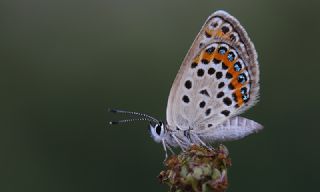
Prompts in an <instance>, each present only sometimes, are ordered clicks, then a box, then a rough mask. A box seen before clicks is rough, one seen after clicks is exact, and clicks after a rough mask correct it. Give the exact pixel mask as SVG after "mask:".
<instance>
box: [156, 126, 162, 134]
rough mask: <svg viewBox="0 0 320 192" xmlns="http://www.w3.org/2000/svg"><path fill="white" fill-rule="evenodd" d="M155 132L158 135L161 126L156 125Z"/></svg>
mask: <svg viewBox="0 0 320 192" xmlns="http://www.w3.org/2000/svg"><path fill="white" fill-rule="evenodd" d="M156 133H157V134H158V135H160V134H161V126H160V125H157V127H156Z"/></svg>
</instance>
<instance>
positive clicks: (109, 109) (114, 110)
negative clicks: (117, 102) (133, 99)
mask: <svg viewBox="0 0 320 192" xmlns="http://www.w3.org/2000/svg"><path fill="white" fill-rule="evenodd" d="M108 111H109V112H111V113H116V112H117V110H116V109H111V108H108Z"/></svg>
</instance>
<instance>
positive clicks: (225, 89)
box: [110, 10, 263, 156]
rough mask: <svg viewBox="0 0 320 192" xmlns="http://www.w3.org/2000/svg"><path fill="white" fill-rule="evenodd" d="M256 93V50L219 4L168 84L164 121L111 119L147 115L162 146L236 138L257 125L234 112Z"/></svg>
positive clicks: (254, 98) (183, 146)
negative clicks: (134, 117)
mask: <svg viewBox="0 0 320 192" xmlns="http://www.w3.org/2000/svg"><path fill="white" fill-rule="evenodd" d="M258 98H259V65H258V60H257V52H256V50H255V47H254V45H253V43H252V41H251V40H250V38H249V36H248V34H247V32H246V31H245V29H244V28H243V27H242V26H241V24H240V23H239V21H238V20H237V19H236V18H235V17H233V16H231V15H230V14H229V13H227V12H226V11H223V10H219V11H216V12H214V13H213V14H212V15H210V16H209V17H208V19H207V20H206V22H205V23H204V25H203V26H202V28H201V30H200V32H199V33H198V35H197V36H196V38H195V40H194V42H193V43H192V46H191V48H190V49H189V51H188V53H187V55H186V57H185V58H184V60H183V62H182V65H181V67H180V69H179V71H178V74H177V76H176V78H175V80H174V82H173V85H172V88H171V90H170V94H169V98H168V104H167V111H166V121H165V122H162V121H159V120H157V119H156V118H154V117H152V116H150V115H147V114H143V113H138V112H131V111H124V110H117V109H111V110H110V111H111V112H114V113H125V114H131V115H136V116H140V118H137V119H127V120H120V121H113V122H110V124H117V123H127V122H131V121H136V120H145V121H149V122H150V125H149V130H150V133H151V136H152V138H153V139H154V140H155V141H156V142H159V143H160V142H161V143H162V145H163V148H164V150H165V152H166V156H167V148H169V149H170V150H171V151H172V149H171V147H177V146H178V147H180V148H181V149H186V148H187V147H188V146H190V145H191V144H200V145H205V146H207V145H208V144H210V143H214V142H223V141H230V140H237V139H241V138H243V137H245V136H247V135H249V134H252V133H255V132H258V131H260V130H261V129H262V128H263V126H262V125H260V124H259V123H257V122H255V121H253V120H250V119H247V118H244V117H240V116H239V115H240V114H241V113H243V112H244V111H246V110H247V109H249V108H250V107H252V106H253V105H255V104H256V103H257V102H258Z"/></svg>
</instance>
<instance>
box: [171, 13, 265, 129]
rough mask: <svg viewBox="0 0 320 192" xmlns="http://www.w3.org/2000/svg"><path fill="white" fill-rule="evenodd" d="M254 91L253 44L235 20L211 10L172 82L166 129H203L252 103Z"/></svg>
mask: <svg viewBox="0 0 320 192" xmlns="http://www.w3.org/2000/svg"><path fill="white" fill-rule="evenodd" d="M258 92H259V66H258V61H257V53H256V50H255V48H254V45H253V44H252V42H251V40H250V39H249V37H248V34H247V32H246V31H245V30H244V28H243V27H242V26H241V25H240V23H239V21H238V20H237V19H236V18H234V17H233V16H231V15H230V14H228V13H227V12H225V11H216V12H214V13H213V14H212V15H211V16H210V17H209V18H208V19H207V21H206V22H205V24H204V25H203V27H202V28H201V30H200V32H199V34H198V35H197V37H196V39H195V40H194V42H193V44H192V46H191V48H190V49H189V51H188V53H187V55H186V57H185V58H184V60H183V63H182V65H181V67H180V69H179V72H178V74H177V76H176V78H175V80H174V83H173V85H172V88H171V91H170V94H169V98H168V105H167V123H168V125H169V126H168V127H169V128H171V129H177V128H178V129H181V130H187V129H189V128H192V129H194V130H196V131H197V132H202V131H204V132H206V131H207V130H208V129H210V130H211V129H212V128H215V127H217V126H218V125H219V124H221V123H223V122H225V121H226V120H228V119H230V118H232V117H234V116H236V115H239V114H240V113H241V112H243V111H245V110H247V109H248V108H250V107H251V106H253V105H254V104H255V103H256V102H257V99H258Z"/></svg>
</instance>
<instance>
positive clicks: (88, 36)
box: [0, 0, 320, 192]
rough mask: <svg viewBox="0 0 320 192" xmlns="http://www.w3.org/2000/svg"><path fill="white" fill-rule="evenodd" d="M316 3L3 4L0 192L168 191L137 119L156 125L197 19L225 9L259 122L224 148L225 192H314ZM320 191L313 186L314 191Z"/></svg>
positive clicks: (158, 154)
mask: <svg viewBox="0 0 320 192" xmlns="http://www.w3.org/2000/svg"><path fill="white" fill-rule="evenodd" d="M319 8H320V1H316V0H314V1H312V0H308V1H279V0H268V1H266V0H265V1H259V0H237V1H236V0H233V1H231V0H224V1H222V0H192V1H186V0H175V1H169V0H161V1H160V0H158V1H156V0H126V1H125V0H122V1H121V0H114V1H107V0H104V1H103V0H91V1H75V0H50V1H41V0H30V1H22V0H1V1H0V37H1V41H0V63H1V70H0V71H1V75H0V76H1V77H0V78H1V79H0V82H1V90H2V91H1V96H0V97H1V115H0V116H1V121H0V125H1V136H0V149H1V158H0V159H1V163H0V164H1V165H0V166H1V170H0V175H1V179H0V180H1V181H0V191H10V192H18V191H32V192H43V191H48V192H56V191H63V192H64V191H66V192H70V191H77V192H78V191H117V192H118V191H119V192H121V191H155V192H163V191H167V188H166V186H164V185H160V184H159V183H158V180H157V178H156V176H157V175H158V173H159V171H160V170H161V169H162V168H163V165H162V161H163V159H164V152H163V150H162V146H161V145H159V144H157V143H155V142H154V141H153V140H152V139H151V138H150V136H149V133H148V132H147V129H146V127H147V124H146V123H145V122H139V123H135V124H130V125H123V126H113V127H110V126H107V127H106V125H107V122H108V121H109V120H112V119H118V118H121V117H122V116H121V117H118V116H115V115H113V114H108V113H107V111H106V108H107V107H117V108H123V109H129V110H136V111H140V112H147V113H150V114H152V115H154V116H156V117H159V118H162V119H164V118H165V109H166V103H167V97H168V94H169V90H170V87H171V84H172V82H173V80H174V78H175V75H176V73H177V71H178V68H179V66H180V64H181V61H182V59H183V57H184V56H185V54H186V52H187V50H188V49H189V46H190V45H191V43H192V41H193V39H194V37H195V35H196V34H197V33H198V31H199V30H200V27H201V26H202V24H203V22H204V21H205V19H206V18H207V17H208V16H209V15H210V14H211V13H212V12H213V11H215V10H218V9H224V10H226V11H228V12H230V13H231V14H232V15H234V16H236V17H237V18H238V19H239V20H240V22H241V23H242V25H244V26H245V28H246V29H247V31H248V33H249V34H250V37H251V39H252V40H253V41H254V43H255V46H256V48H257V51H258V54H259V61H260V66H261V67H260V69H261V102H260V103H259V104H258V105H257V106H255V107H254V108H252V109H251V110H249V111H248V112H247V113H245V115H244V116H246V117H249V118H251V119H254V120H256V121H258V122H260V123H261V124H263V125H264V126H265V129H264V130H263V131H262V132H260V133H259V134H256V135H253V136H250V137H247V138H246V139H243V140H240V141H234V142H229V143H226V145H227V146H228V148H229V150H230V153H231V157H232V160H233V166H232V167H231V169H230V171H229V179H230V184H231V185H230V189H229V191H237V192H240V191H243V192H244V191H261V192H267V191H268V192H269V191H290V192H292V191H317V190H319V189H318V185H319V184H318V183H319V182H318V180H319V170H320V169H319V168H320V163H319V162H320V152H319V144H320V142H319V135H320V126H319V123H318V120H319V119H317V118H319V107H320V101H319V98H320V91H319V85H318V84H316V83H319V79H317V78H318V77H319V75H318V73H319V70H320V63H319V58H318V56H319V43H320V41H319V34H320V26H319V24H320V12H319ZM317 184H318V185H317Z"/></svg>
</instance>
